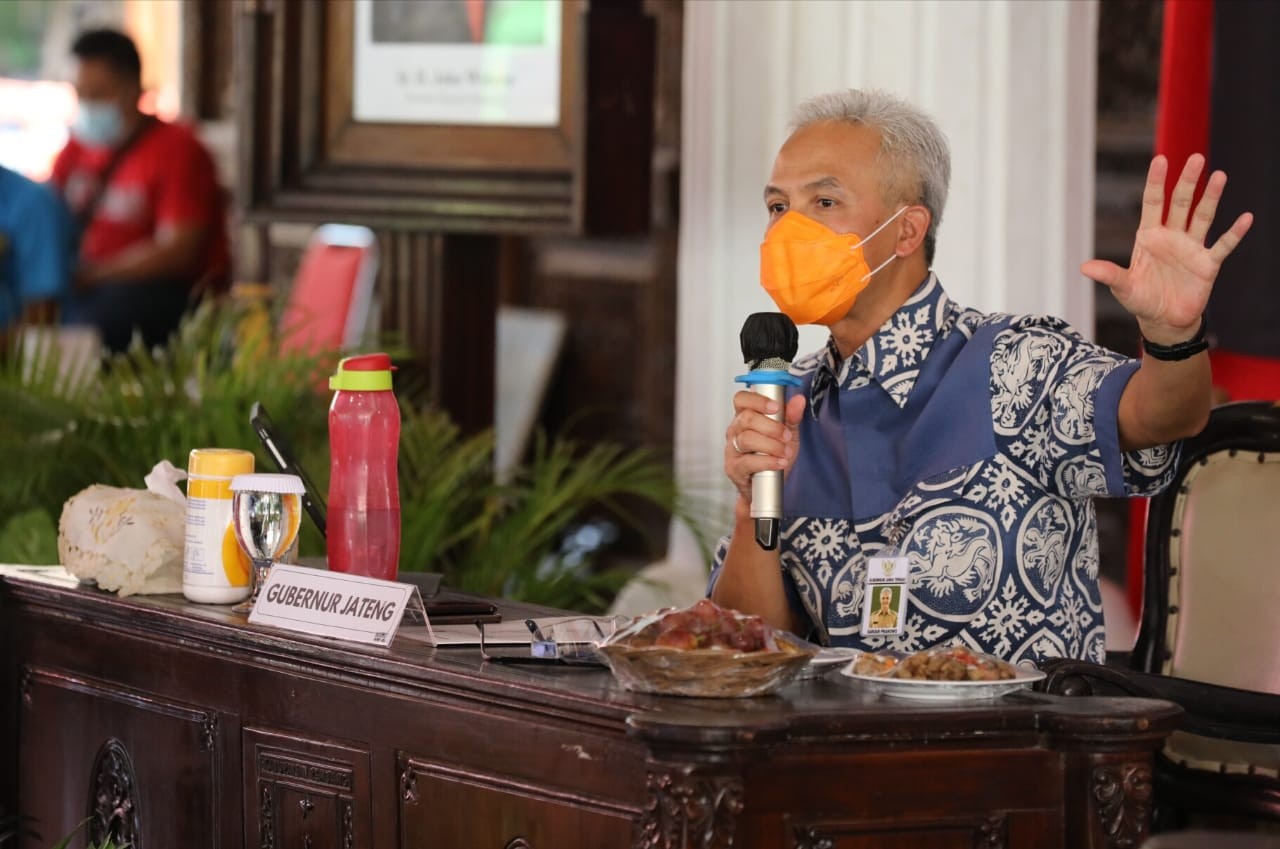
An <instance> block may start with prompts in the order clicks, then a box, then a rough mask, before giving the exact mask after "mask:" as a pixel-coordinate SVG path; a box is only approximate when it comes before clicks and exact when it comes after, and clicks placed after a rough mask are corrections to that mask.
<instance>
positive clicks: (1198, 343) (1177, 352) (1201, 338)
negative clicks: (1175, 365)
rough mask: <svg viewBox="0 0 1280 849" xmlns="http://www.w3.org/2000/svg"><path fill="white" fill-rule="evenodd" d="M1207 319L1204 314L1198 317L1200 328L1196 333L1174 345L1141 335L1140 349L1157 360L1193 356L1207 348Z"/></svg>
mask: <svg viewBox="0 0 1280 849" xmlns="http://www.w3.org/2000/svg"><path fill="white" fill-rule="evenodd" d="M1207 327H1208V321H1207V320H1206V319H1205V317H1204V316H1201V317H1200V329H1199V330H1197V331H1196V334H1195V335H1194V336H1192V337H1191V338H1190V339H1188V340H1187V341H1185V342H1179V343H1178V344H1176V345H1158V344H1156V343H1155V342H1152V341H1151V340H1149V339H1147V338H1146V337H1145V336H1144V337H1142V350H1143V351H1145V352H1146V353H1147V356H1149V357H1152V358H1153V359H1157V360H1165V361H1168V362H1178V361H1179V360H1186V359H1190V358H1191V357H1194V356H1195V355H1196V354H1199V353H1202V352H1204V351H1207V350H1209V340H1208V339H1207V338H1205V333H1206V329H1207Z"/></svg>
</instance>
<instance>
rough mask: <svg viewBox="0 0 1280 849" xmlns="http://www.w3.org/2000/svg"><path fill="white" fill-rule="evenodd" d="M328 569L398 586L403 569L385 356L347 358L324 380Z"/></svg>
mask: <svg viewBox="0 0 1280 849" xmlns="http://www.w3.org/2000/svg"><path fill="white" fill-rule="evenodd" d="M329 388H330V389H333V390H335V392H334V395H333V403H332V404H331V405H330V406H329V454H330V463H329V521H328V531H327V543H328V551H329V568H330V569H331V570H332V571H334V572H349V573H351V574H353V575H368V576H369V577H371V578H382V579H383V580H387V581H394V580H395V579H396V571H397V567H398V566H399V563H400V483H399V479H398V477H397V475H396V454H397V452H398V449H399V446H400V407H399V405H398V404H396V396H395V395H394V394H393V393H392V391H391V358H390V357H389V356H387V355H386V354H366V355H364V356H360V357H347V358H346V359H344V360H343V361H342V362H340V363H338V373H337V374H335V375H334V376H333V377H331V378H329Z"/></svg>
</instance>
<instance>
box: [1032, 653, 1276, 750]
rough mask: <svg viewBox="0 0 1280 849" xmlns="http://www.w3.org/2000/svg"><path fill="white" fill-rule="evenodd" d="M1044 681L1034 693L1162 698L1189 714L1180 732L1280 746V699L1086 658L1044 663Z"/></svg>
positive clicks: (1270, 695) (1268, 694)
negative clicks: (1119, 666) (1278, 719)
mask: <svg viewBox="0 0 1280 849" xmlns="http://www.w3.org/2000/svg"><path fill="white" fill-rule="evenodd" d="M1043 669H1044V671H1045V679H1044V680H1043V681H1041V682H1039V683H1038V684H1037V685H1036V689H1037V690H1040V691H1042V692H1046V693H1054V694H1057V695H1060V696H1117V695H1119V696H1135V697H1138V698H1147V699H1164V700H1166V701H1170V702H1174V703H1176V704H1177V705H1178V706H1180V707H1181V708H1182V709H1183V710H1184V711H1186V716H1185V717H1184V719H1183V722H1182V728H1181V730H1183V731H1186V732H1189V733H1191V734H1201V735H1203V736H1206V737H1217V738H1222V739H1227V740H1240V741H1243V742H1248V743H1273V744H1280V721H1277V718H1280V696H1277V695H1273V694H1271V693H1259V692H1255V691H1252V690H1237V689H1236V688H1234V687H1222V686H1219V685H1217V684H1206V683H1204V682H1202V681H1191V680H1188V679H1186V678H1175V677H1173V676H1171V675H1153V674H1151V673H1148V672H1137V671H1134V670H1129V669H1119V668H1116V667H1113V666H1102V665H1100V664H1097V663H1091V662H1089V661H1084V660H1070V659H1058V660H1050V661H1047V662H1046V663H1044V664H1043Z"/></svg>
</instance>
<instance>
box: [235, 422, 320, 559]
mask: <svg viewBox="0 0 1280 849" xmlns="http://www.w3.org/2000/svg"><path fill="white" fill-rule="evenodd" d="M249 424H251V425H253V432H254V433H256V434H257V435H258V441H259V442H261V443H262V447H263V448H265V449H267V454H268V455H270V457H271V460H272V462H274V463H275V464H276V468H277V469H279V470H280V472H281V474H286V475H297V476H298V477H299V478H301V479H302V485H303V486H304V487H305V488H306V490H307V491H306V492H304V493H303V494H302V506H303V508H305V509H306V511H307V515H308V516H310V517H311V521H313V522H315V523H316V528H318V529H319V531H320V536H325V513H326V508H325V504H324V499H322V498H321V497H320V491H319V490H318V489H317V488H316V485H315V482H314V481H312V480H311V476H310V475H308V474H307V473H306V470H305V469H303V468H302V465H301V464H300V463H299V462H298V457H297V455H296V454H294V453H293V446H292V445H290V444H289V441H288V440H287V439H285V437H284V435H283V434H282V433H280V432H279V430H278V429H277V428H276V425H275V422H273V421H271V416H270V415H269V414H268V413H267V408H266V407H264V406H262V402H261V401H254V402H253V406H252V407H251V408H250V409H249Z"/></svg>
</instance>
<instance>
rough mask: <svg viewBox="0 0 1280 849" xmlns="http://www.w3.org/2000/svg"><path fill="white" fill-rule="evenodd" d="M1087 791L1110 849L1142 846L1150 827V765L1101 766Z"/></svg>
mask: <svg viewBox="0 0 1280 849" xmlns="http://www.w3.org/2000/svg"><path fill="white" fill-rule="evenodd" d="M1089 789H1090V793H1091V794H1092V796H1093V801H1094V803H1095V804H1096V806H1097V808H1096V810H1097V814H1098V821H1099V823H1100V824H1101V827H1102V833H1103V834H1104V835H1106V841H1107V842H1106V845H1107V846H1108V847H1109V849H1135V847H1138V846H1141V845H1142V844H1143V842H1144V841H1145V840H1146V838H1147V831H1148V829H1149V827H1150V823H1151V764H1150V763H1147V762H1135V763H1119V764H1115V763H1111V764H1100V765H1098V766H1096V767H1094V770H1093V775H1092V777H1091V780H1090V787H1089Z"/></svg>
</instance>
